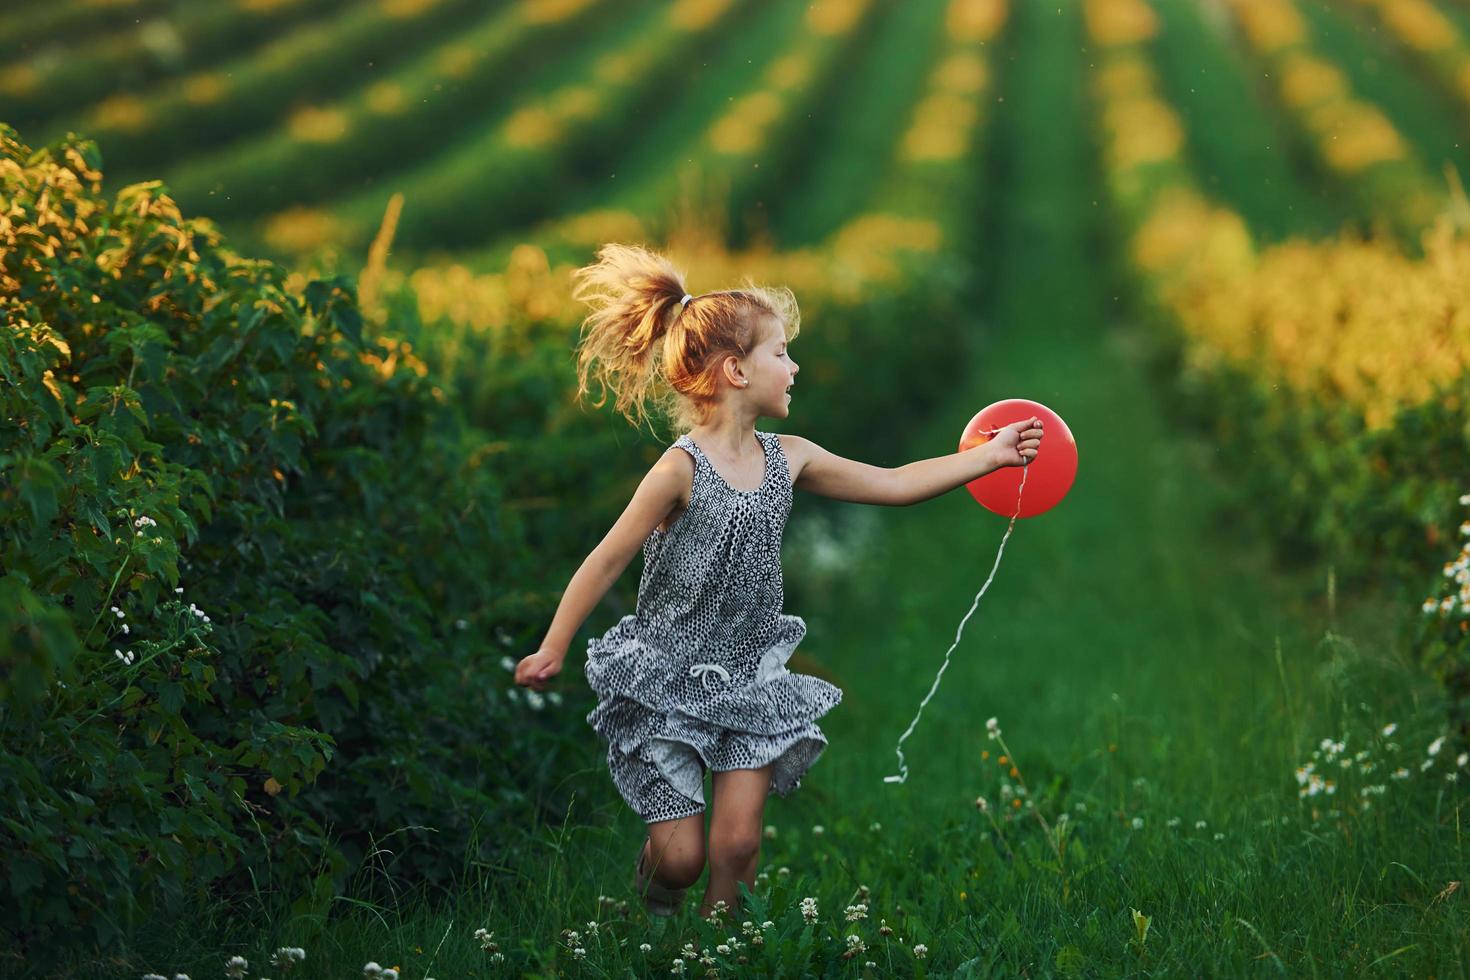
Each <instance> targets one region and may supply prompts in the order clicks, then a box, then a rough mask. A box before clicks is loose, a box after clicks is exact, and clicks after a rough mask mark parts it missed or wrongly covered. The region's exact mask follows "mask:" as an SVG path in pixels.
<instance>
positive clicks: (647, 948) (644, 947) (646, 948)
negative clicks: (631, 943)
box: [638, 943, 653, 953]
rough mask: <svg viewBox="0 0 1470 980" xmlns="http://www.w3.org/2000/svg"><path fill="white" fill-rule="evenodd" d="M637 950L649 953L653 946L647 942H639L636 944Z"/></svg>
mask: <svg viewBox="0 0 1470 980" xmlns="http://www.w3.org/2000/svg"><path fill="white" fill-rule="evenodd" d="M638 952H640V953H651V952H653V947H652V946H650V945H648V944H647V943H639V944H638Z"/></svg>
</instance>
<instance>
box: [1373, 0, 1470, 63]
mask: <svg viewBox="0 0 1470 980" xmlns="http://www.w3.org/2000/svg"><path fill="white" fill-rule="evenodd" d="M1374 6H1376V7H1377V8H1378V12H1379V14H1380V15H1381V16H1382V17H1383V19H1384V21H1385V23H1387V25H1388V28H1389V30H1391V31H1393V32H1394V34H1396V35H1397V36H1398V37H1399V38H1400V39H1402V40H1403V41H1404V43H1406V44H1408V45H1409V46H1410V47H1413V48H1417V49H1418V50H1420V51H1443V50H1445V49H1447V48H1450V47H1453V46H1454V44H1455V43H1456V41H1457V39H1458V38H1459V32H1458V31H1457V30H1455V26H1454V25H1453V24H1451V23H1450V21H1449V19H1448V18H1446V17H1445V15H1444V14H1442V13H1440V12H1439V11H1438V10H1436V9H1435V8H1434V6H1433V5H1432V4H1429V3H1427V2H1425V0H1376V3H1374Z"/></svg>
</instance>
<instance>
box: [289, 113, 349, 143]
mask: <svg viewBox="0 0 1470 980" xmlns="http://www.w3.org/2000/svg"><path fill="white" fill-rule="evenodd" d="M350 127H351V119H350V118H349V117H348V115H347V113H346V112H344V111H343V110H342V109H341V108H339V107H337V106H303V107H301V108H300V109H297V110H296V111H295V112H293V113H291V117H290V119H288V120H287V122H286V131H287V132H289V133H290V134H291V138H292V139H294V140H300V141H301V142H303V143H335V142H337V141H338V140H340V139H341V138H342V137H344V136H346V135H347V132H348V130H349V129H350Z"/></svg>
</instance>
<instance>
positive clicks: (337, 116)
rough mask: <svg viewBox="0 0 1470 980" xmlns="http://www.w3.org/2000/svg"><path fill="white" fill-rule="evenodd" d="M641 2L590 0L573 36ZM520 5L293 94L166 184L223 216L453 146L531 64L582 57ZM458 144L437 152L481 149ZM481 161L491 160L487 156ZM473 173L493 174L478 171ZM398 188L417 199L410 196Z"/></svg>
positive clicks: (380, 174) (313, 195) (349, 182)
mask: <svg viewBox="0 0 1470 980" xmlns="http://www.w3.org/2000/svg"><path fill="white" fill-rule="evenodd" d="M649 6H650V5H649V4H646V3H639V4H627V3H623V4H618V3H613V2H601V0H600V2H598V3H597V4H596V5H595V6H594V7H593V8H592V9H590V10H588V11H586V12H585V13H584V14H583V15H582V16H581V18H579V20H578V37H577V40H578V41H579V42H581V41H583V39H584V38H587V37H591V38H611V39H614V40H612V41H609V40H602V41H600V42H598V43H600V44H602V45H604V46H606V45H607V44H609V43H616V39H620V38H622V37H624V36H628V35H630V34H631V35H632V36H636V32H637V31H638V30H640V29H646V28H647V22H648V20H649ZM527 12H528V11H527V8H526V7H525V6H523V5H514V6H511V7H508V8H503V9H501V10H499V11H496V12H495V13H492V14H491V15H489V16H488V17H486V18H485V19H484V20H482V21H481V22H479V23H478V24H474V25H471V26H470V27H468V28H467V29H466V30H463V31H459V32H456V33H455V35H454V37H453V38H452V39H449V40H446V41H443V42H442V43H440V44H438V45H436V46H434V47H433V48H431V49H430V50H428V51H427V52H425V53H423V54H422V55H420V56H418V57H416V58H414V59H412V60H411V61H409V62H408V63H406V64H404V65H402V66H400V67H398V68H396V69H395V70H393V71H392V72H385V73H383V75H381V76H379V78H378V80H377V81H375V82H373V83H372V84H371V85H368V86H366V87H364V88H362V89H359V90H358V91H356V92H354V93H352V95H351V96H350V97H348V98H345V99H342V100H339V101H337V102H334V103H327V104H323V105H304V104H303V105H299V106H298V107H297V108H296V109H295V110H294V111H293V112H291V113H290V115H289V116H287V117H286V118H284V119H282V120H280V121H279V122H278V123H277V124H276V125H274V126H273V127H272V128H270V129H269V130H266V131H265V132H262V133H260V134H259V135H256V136H253V137H250V138H248V139H245V140H241V141H238V142H236V143H232V144H230V145H228V146H226V147H223V148H221V149H219V150H216V151H214V152H211V153H204V154H200V155H196V156H193V157H190V158H189V159H187V160H185V161H183V162H182V163H181V164H179V165H178V166H177V167H176V168H175V169H174V170H172V171H171V172H170V174H169V178H168V184H169V188H170V190H171V191H172V192H173V194H174V195H175V196H176V197H177V198H178V199H179V200H180V201H181V202H184V203H185V204H192V205H196V206H198V207H199V209H200V210H206V208H207V211H208V213H209V214H210V216H211V217H213V218H215V219H216V220H219V221H222V222H228V221H230V220H233V219H238V218H242V217H256V216H259V215H263V214H270V213H272V212H275V211H278V210H281V209H284V208H286V207H288V206H297V207H299V206H304V205H306V204H310V203H313V202H316V201H319V200H323V199H328V198H332V197H334V196H337V195H343V194H347V195H348V196H351V194H352V192H353V191H354V190H355V189H357V188H359V187H362V186H363V185H369V184H371V185H373V186H376V185H380V184H391V183H395V182H396V181H397V180H399V179H400V177H399V175H400V174H401V173H403V172H404V171H405V170H407V169H408V168H411V167H412V166H413V165H414V164H415V162H417V161H419V160H422V159H423V158H424V157H426V156H428V155H430V154H433V153H436V152H439V151H442V150H443V149H444V147H445V146H446V145H453V139H452V136H451V135H450V134H453V133H455V132H459V131H464V130H470V131H473V130H475V129H476V128H479V127H488V126H490V125H491V122H490V120H494V119H495V118H496V117H498V116H503V115H504V114H505V111H506V106H505V103H506V101H507V99H508V96H509V95H510V94H511V93H514V92H516V91H517V90H518V89H519V88H520V87H521V86H522V85H524V84H525V76H526V75H527V74H529V73H533V72H534V71H536V70H538V69H539V66H540V65H541V64H543V63H546V62H551V63H553V64H555V63H556V61H557V59H561V60H564V61H577V62H580V61H581V60H583V59H584V58H586V57H587V53H586V51H585V49H584V48H583V47H582V46H580V45H579V44H569V43H568V41H569V39H568V38H567V37H566V36H565V35H566V32H565V31H563V30H560V29H556V30H548V29H547V25H546V24H545V23H543V22H538V21H534V20H532V19H530V18H528V17H527ZM614 18H616V20H614ZM609 30H611V31H612V32H613V33H612V34H608V33H607V32H608V31H609ZM460 147H461V148H460V149H458V150H454V151H451V153H450V154H446V156H448V155H453V154H454V153H458V154H460V155H462V156H473V155H478V154H483V153H484V152H485V148H484V147H483V146H480V145H478V144H477V143H476V142H475V141H463V142H462V143H461V144H460ZM440 159H443V158H440ZM482 163H484V164H485V165H486V166H489V167H492V168H493V160H491V161H486V160H483V159H482ZM437 164H438V161H437V160H436V161H431V163H430V165H429V166H428V167H426V168H425V169H426V171H427V172H429V174H430V175H429V180H428V182H427V186H428V187H429V188H434V187H440V188H443V187H444V183H443V176H444V175H443V174H437V175H434V174H432V171H433V170H434V169H435V168H436V166H437ZM483 179H484V180H486V181H493V177H491V176H490V175H488V174H487V175H485V177H484V178H483ZM405 190H408V189H407V188H405ZM409 195H410V197H411V198H413V199H414V207H415V209H416V208H417V204H418V202H417V197H418V195H417V194H415V193H413V191H411V190H409ZM359 196H363V197H367V196H370V195H359ZM386 196H387V195H386V192H384V193H383V194H382V195H377V194H376V193H375V192H373V194H372V195H371V199H372V203H373V204H374V206H375V207H376V210H377V212H378V213H379V214H381V212H382V202H381V200H380V199H379V198H380V197H386ZM410 213H412V211H411V212H410ZM461 217H462V218H463V217H465V215H463V214H461ZM360 237H361V236H357V237H355V238H351V239H350V241H349V242H348V244H349V245H352V244H357V243H359V242H360Z"/></svg>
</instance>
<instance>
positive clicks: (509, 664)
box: [500, 654, 516, 671]
mask: <svg viewBox="0 0 1470 980" xmlns="http://www.w3.org/2000/svg"><path fill="white" fill-rule="evenodd" d="M500 666H501V667H504V668H505V669H506V670H510V671H513V670H515V669H516V662H515V658H514V657H512V656H511V655H510V654H506V655H505V656H503V657H501V658H500Z"/></svg>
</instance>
